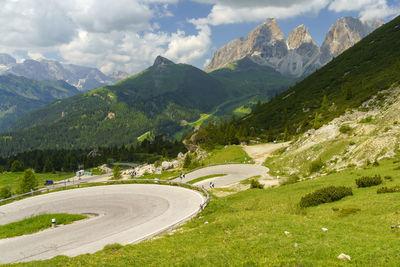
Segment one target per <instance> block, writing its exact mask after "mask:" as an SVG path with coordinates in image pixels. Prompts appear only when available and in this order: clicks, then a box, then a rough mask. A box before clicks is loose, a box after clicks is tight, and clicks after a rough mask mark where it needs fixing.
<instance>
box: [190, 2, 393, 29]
mask: <svg viewBox="0 0 400 267" xmlns="http://www.w3.org/2000/svg"><path fill="white" fill-rule="evenodd" d="M195 1H196V2H200V3H208V4H213V7H212V9H211V13H210V14H209V15H208V16H207V17H206V18H200V19H197V20H193V22H194V23H196V24H209V25H214V26H216V25H222V24H232V23H243V22H258V21H262V20H264V19H266V18H269V17H273V18H277V19H285V18H293V17H296V16H299V15H303V14H306V13H318V12H319V11H320V10H322V9H324V8H326V7H328V8H329V10H331V11H334V12H342V11H355V12H359V15H360V17H362V18H364V19H371V18H387V17H389V16H393V15H395V14H399V13H400V9H399V6H389V5H388V3H387V0H352V1H349V0H297V1H296V0H280V1H277V0H247V1H243V0H195Z"/></svg>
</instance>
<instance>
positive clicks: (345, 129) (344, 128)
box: [339, 124, 353, 134]
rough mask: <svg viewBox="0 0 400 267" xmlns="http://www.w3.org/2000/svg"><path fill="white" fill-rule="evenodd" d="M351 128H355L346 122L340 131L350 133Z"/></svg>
mask: <svg viewBox="0 0 400 267" xmlns="http://www.w3.org/2000/svg"><path fill="white" fill-rule="evenodd" d="M351 130H353V129H352V128H351V127H350V126H349V125H346V124H343V125H342V126H340V128H339V132H341V133H344V134H347V133H350V132H351Z"/></svg>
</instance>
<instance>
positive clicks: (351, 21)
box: [322, 17, 383, 56]
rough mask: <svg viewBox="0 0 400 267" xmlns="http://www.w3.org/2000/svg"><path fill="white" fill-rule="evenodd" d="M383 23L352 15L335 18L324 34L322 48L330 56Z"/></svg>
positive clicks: (351, 44) (341, 50)
mask: <svg viewBox="0 0 400 267" xmlns="http://www.w3.org/2000/svg"><path fill="white" fill-rule="evenodd" d="M382 24H383V22H382V21H379V20H374V21H364V20H360V19H357V18H353V17H343V18H341V19H339V20H337V21H336V22H335V23H334V24H333V25H332V26H331V27H330V28H329V31H328V33H327V34H326V37H325V41H324V43H323V44H322V50H323V51H324V52H325V53H329V54H331V55H332V56H337V55H339V54H341V53H343V52H344V51H345V50H347V49H348V48H350V47H352V46H353V45H354V44H356V43H357V42H359V41H360V40H361V39H362V38H364V37H365V36H367V35H368V34H370V33H371V32H373V31H374V30H375V29H376V28H378V27H379V26H381V25H382Z"/></svg>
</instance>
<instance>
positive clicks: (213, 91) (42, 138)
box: [0, 18, 381, 154]
mask: <svg viewBox="0 0 400 267" xmlns="http://www.w3.org/2000/svg"><path fill="white" fill-rule="evenodd" d="M379 25H381V23H380V22H373V23H371V22H369V23H366V22H363V21H361V20H358V19H353V18H343V19H340V20H338V21H337V22H336V23H335V24H334V25H333V26H332V27H331V29H330V31H329V33H328V34H327V38H326V40H325V42H324V44H323V46H322V47H317V46H316V44H315V41H313V40H312V38H311V36H310V34H309V33H308V30H307V29H306V28H305V27H304V26H302V25H301V26H299V27H297V28H296V29H295V30H294V31H292V33H291V35H290V36H289V38H288V40H287V41H286V40H285V37H284V35H283V34H282V32H281V30H280V29H279V25H278V24H277V23H276V20H274V19H268V20H266V21H265V23H264V24H262V25H260V26H258V27H257V28H256V29H255V30H253V31H252V32H251V33H250V34H249V36H248V37H247V38H242V39H237V40H235V41H233V42H231V43H229V44H227V45H226V46H224V47H223V48H221V49H220V50H219V51H217V52H216V54H215V56H214V60H213V62H211V64H210V65H209V66H208V67H207V68H206V70H207V71H208V72H204V71H202V70H200V69H198V68H196V67H193V66H190V65H187V64H175V63H173V62H172V61H170V60H168V59H166V58H163V57H161V56H159V57H157V59H156V60H155V61H154V64H153V65H152V66H151V67H149V68H148V69H146V70H144V71H143V72H141V73H139V74H136V75H134V76H132V77H129V78H127V79H125V80H122V81H121V82H118V83H116V84H114V85H110V86H103V87H99V88H97V89H94V90H91V91H89V92H84V93H82V94H79V95H76V96H73V97H71V98H67V99H63V100H57V101H56V102H54V103H52V104H50V105H47V106H45V107H43V108H41V109H39V110H37V111H34V112H32V113H30V114H28V115H26V116H25V117H24V118H22V119H21V120H19V121H17V122H16V123H14V124H13V125H11V126H10V127H9V128H8V130H7V131H8V133H7V134H3V137H2V138H0V145H1V146H2V148H3V149H2V153H3V154H10V153H15V152H18V151H24V150H27V149H35V148H41V149H45V148H83V147H90V148H91V147H97V146H108V145H121V144H130V143H135V142H136V141H137V139H138V138H139V137H143V136H148V135H149V134H159V133H167V134H169V136H170V137H173V138H175V139H180V138H182V137H183V136H184V135H185V134H187V133H190V132H191V131H192V130H193V129H194V128H195V127H197V126H200V125H201V124H203V123H205V122H207V121H209V120H214V121H215V120H220V121H221V120H227V119H229V118H231V114H232V113H234V112H235V111H237V110H249V107H251V105H254V104H250V105H249V103H256V102H257V101H260V100H263V101H267V100H269V99H271V98H273V97H274V96H275V95H277V94H279V93H281V92H283V91H285V90H286V89H288V88H289V87H290V86H292V85H294V84H295V83H298V82H299V81H300V80H301V79H303V78H304V76H306V75H307V74H309V73H310V72H313V71H315V69H318V68H319V67H321V66H322V65H323V64H322V63H321V62H325V61H328V60H330V59H332V58H334V56H335V55H337V54H339V53H341V52H342V51H345V48H346V47H350V46H351V45H352V44H354V43H356V42H357V41H358V40H359V39H360V38H362V37H364V36H365V35H366V34H367V33H368V32H369V31H372V29H373V28H375V27H378V26H379ZM289 50H290V51H289ZM234 51H236V52H234ZM262 51H263V52H262ZM327 51H328V52H329V53H328V52H327ZM261 52H262V53H261ZM0 59H1V60H2V61H1V62H3V64H11V65H12V66H13V64H15V63H13V60H12V58H10V57H7V56H5V55H3V57H0ZM220 59H221V60H220ZM322 60H325V61H322ZM37 62H39V61H37ZM42 62H48V61H42ZM288 62H290V64H289V63H288ZM333 62H336V58H335V59H334V60H333ZM53 63H54V62H53ZM40 64H45V63H40ZM46 64H47V63H46ZM46 64H45V65H46ZM54 64H56V63H54ZM56 65H57V66H63V65H62V64H60V63H59V64H56ZM14 66H15V65H14ZM47 66H48V65H47ZM210 66H213V67H212V68H211V67H210ZM289 66H291V67H289ZM298 66H300V67H298ZM212 69H214V70H212ZM116 75H117V74H116ZM118 75H121V74H118ZM315 75H317V76H318V75H320V70H318V71H317V72H316V73H315V74H314V75H312V77H315ZM329 77H331V76H329ZM332 79H333V78H332ZM306 80H307V79H306ZM314 83H315V84H314V86H316V85H319V84H321V82H319V81H318V80H317V81H314ZM300 84H304V83H300ZM305 84H307V85H308V83H307V82H306V83H305ZM298 86H299V85H296V86H295V88H298ZM326 88H329V83H328V84H326ZM326 88H325V89H324V90H327V89H326ZM304 90H306V89H304ZM310 90H311V89H310ZM310 90H308V91H310ZM315 90H321V89H320V88H319V89H315ZM308 91H307V90H306V91H305V92H304V97H311V96H310V95H309V94H308ZM320 94H321V92H316V93H315V95H318V98H317V99H308V100H307V101H306V103H307V105H305V104H304V103H301V102H300V103H297V102H296V104H295V105H297V106H296V107H291V106H287V105H286V104H284V103H281V102H279V104H278V106H277V109H276V110H273V111H271V114H267V115H265V112H264V111H263V112H261V111H260V114H264V115H257V114H255V113H254V112H253V113H252V114H251V116H249V117H246V118H247V119H248V120H247V121H248V122H249V123H250V122H252V123H254V125H256V126H257V129H266V127H271V126H272V122H277V124H276V125H277V127H276V131H277V132H278V131H280V130H281V129H282V127H284V126H285V125H286V124H284V125H283V126H282V123H281V121H280V118H281V116H282V115H281V114H286V113H287V114H290V115H291V116H293V114H292V113H291V112H292V110H296V112H297V113H295V114H296V115H299V112H298V111H297V109H298V108H300V107H303V106H304V108H306V109H310V110H313V109H314V106H318V103H319V102H320V101H321V100H320V96H319V95H320ZM321 97H322V96H321ZM311 98H312V97H311ZM276 99H279V97H278V98H275V99H274V100H273V101H272V102H271V104H270V105H269V107H272V106H274V105H276V104H275V103H278V102H277V100H276ZM299 99H303V98H302V97H299ZM309 102H310V103H314V104H310V105H309V104H308V103H309ZM279 105H280V106H279ZM313 105H314V106H313ZM283 106H287V107H286V111H283V110H282V107H283ZM268 109H269V108H265V109H264V110H268ZM246 113H248V111H246V112H245V113H241V114H242V115H244V114H246ZM300 114H301V113H300ZM332 114H333V113H332ZM307 116H308V115H307ZM310 116H312V114H310ZM265 117H268V118H269V121H268V122H265ZM256 118H257V119H256ZM260 118H261V119H260ZM260 122H262V123H263V124H264V125H263V126H261V128H260V125H259V123H260ZM246 127H247V125H246ZM249 127H252V126H249ZM293 127H294V126H293ZM293 127H290V131H293ZM274 129H275V128H274ZM260 131H261V130H260ZM261 132H262V131H261Z"/></svg>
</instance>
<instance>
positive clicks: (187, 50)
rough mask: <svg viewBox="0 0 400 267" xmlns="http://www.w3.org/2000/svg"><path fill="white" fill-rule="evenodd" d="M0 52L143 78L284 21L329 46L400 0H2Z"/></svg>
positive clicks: (390, 12) (203, 58)
mask: <svg viewBox="0 0 400 267" xmlns="http://www.w3.org/2000/svg"><path fill="white" fill-rule="evenodd" d="M0 7H1V8H0V36H1V38H0V53H8V54H11V55H13V56H14V57H16V58H17V60H18V61H23V60H24V59H27V58H31V59H39V58H47V59H55V60H58V61H61V62H64V63H72V64H77V65H84V66H90V67H97V68H99V69H100V70H101V71H103V72H104V73H106V74H110V73H112V72H113V71H119V70H120V71H125V72H128V73H129V74H135V73H137V72H140V71H141V70H143V69H145V68H147V67H149V66H150V65H152V64H153V61H154V59H155V58H156V57H157V56H158V55H162V56H164V57H167V58H169V59H170V60H172V61H174V62H176V63H187V64H192V65H195V66H196V67H199V68H204V66H205V65H206V64H207V63H208V62H209V61H210V60H211V59H212V56H213V53H214V52H215V51H216V50H217V49H218V48H219V47H221V46H223V45H224V44H226V43H227V42H229V41H231V40H233V39H236V38H239V37H245V36H246V35H247V34H248V33H249V32H250V31H251V30H252V29H254V28H255V27H256V26H257V25H259V24H261V23H263V21H264V20H265V19H266V18H276V19H277V20H278V23H279V25H280V27H281V29H282V31H283V33H284V34H285V36H286V37H288V35H289V33H290V31H291V30H292V29H294V28H295V27H297V26H298V25H300V24H305V25H306V27H308V28H309V31H310V34H311V36H312V37H313V38H314V40H316V42H317V44H318V45H321V44H322V42H323V40H324V38H325V34H326V32H327V31H328V30H329V27H330V26H331V25H332V24H333V23H334V22H335V21H336V20H337V19H339V18H341V17H343V16H353V17H357V18H362V19H365V20H369V19H376V18H379V19H382V20H383V21H384V22H387V21H390V20H391V19H393V18H394V17H395V16H397V15H399V14H400V0H191V1H189V0H63V1H59V0H0Z"/></svg>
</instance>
